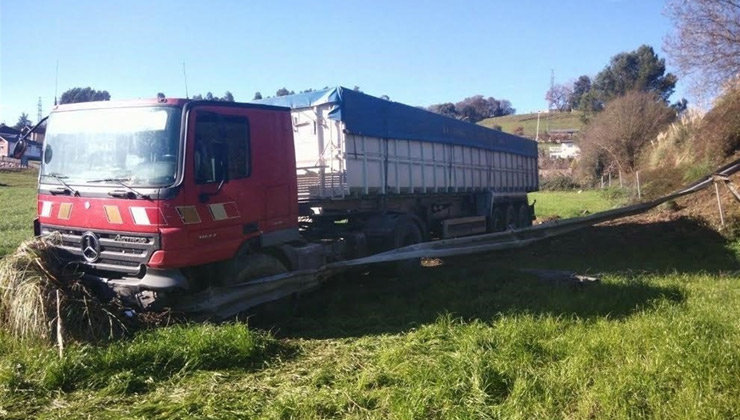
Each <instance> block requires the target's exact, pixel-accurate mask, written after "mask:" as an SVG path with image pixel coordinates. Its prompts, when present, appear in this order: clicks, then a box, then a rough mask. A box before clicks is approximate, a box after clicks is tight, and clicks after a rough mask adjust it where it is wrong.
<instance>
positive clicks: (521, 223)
mask: <svg viewBox="0 0 740 420" xmlns="http://www.w3.org/2000/svg"><path fill="white" fill-rule="evenodd" d="M529 226H532V215H531V214H530V213H529V206H528V205H527V204H522V205H521V206H519V220H518V222H517V227H520V228H523V227H529Z"/></svg>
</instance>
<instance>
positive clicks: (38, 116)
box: [36, 96, 44, 124]
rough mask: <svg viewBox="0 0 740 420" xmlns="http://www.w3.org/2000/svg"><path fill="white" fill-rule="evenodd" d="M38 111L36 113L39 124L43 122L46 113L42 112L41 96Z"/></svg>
mask: <svg viewBox="0 0 740 420" xmlns="http://www.w3.org/2000/svg"><path fill="white" fill-rule="evenodd" d="M37 111H38V112H37V113H36V123H37V124H38V123H39V121H41V118H42V116H43V115H44V113H43V112H42V111H41V97H40V96H39V103H38V107H37Z"/></svg>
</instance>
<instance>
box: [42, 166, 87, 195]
mask: <svg viewBox="0 0 740 420" xmlns="http://www.w3.org/2000/svg"><path fill="white" fill-rule="evenodd" d="M41 176H48V177H50V178H54V179H56V180H57V181H59V183H60V184H62V185H64V188H63V189H62V190H61V192H60V191H54V190H52V191H51V193H52V194H55V193H57V194H72V195H73V196H75V197H79V196H80V192H79V191H77V190H76V189H74V188H72V187H71V186H70V185H69V184H67V183H66V182H64V179H65V178H69V177H68V176H67V175H62V174H58V173H55V172H52V173H50V174H41Z"/></svg>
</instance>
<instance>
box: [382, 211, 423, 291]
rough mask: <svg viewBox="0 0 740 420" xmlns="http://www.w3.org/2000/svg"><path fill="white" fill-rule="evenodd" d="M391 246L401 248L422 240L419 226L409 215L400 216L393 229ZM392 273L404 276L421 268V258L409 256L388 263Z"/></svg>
mask: <svg viewBox="0 0 740 420" xmlns="http://www.w3.org/2000/svg"><path fill="white" fill-rule="evenodd" d="M392 238H393V243H392V245H393V246H392V248H394V249H395V248H401V247H404V246H408V245H413V244H418V243H419V242H421V241H422V235H421V230H420V229H419V226H418V225H417V224H416V223H414V221H413V220H412V219H411V218H409V217H400V218H399V219H398V221H397V222H396V226H395V227H394V229H393V234H392ZM388 268H390V272H391V274H392V275H396V276H399V277H401V276H404V275H408V274H409V273H413V272H414V271H416V270H418V269H420V268H421V258H410V259H408V260H401V261H397V262H394V263H391V264H389V267H388Z"/></svg>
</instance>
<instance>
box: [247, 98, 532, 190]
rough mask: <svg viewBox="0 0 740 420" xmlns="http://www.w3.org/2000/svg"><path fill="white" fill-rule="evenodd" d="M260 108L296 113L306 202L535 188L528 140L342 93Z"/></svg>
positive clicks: (300, 187)
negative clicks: (281, 109) (282, 107)
mask: <svg viewBox="0 0 740 420" xmlns="http://www.w3.org/2000/svg"><path fill="white" fill-rule="evenodd" d="M260 102H261V103H269V104H272V105H282V106H288V107H290V108H291V109H292V111H291V114H292V120H293V130H294V133H293V136H294V140H295V153H296V166H297V171H298V174H297V175H298V191H299V197H298V198H299V201H302V202H306V201H317V200H327V199H329V200H336V199H346V198H356V197H367V196H373V195H394V194H414V195H417V194H440V193H461V192H476V191H489V192H491V193H493V194H494V195H497V194H502V195H506V194H524V195H526V193H527V192H530V191H535V190H537V187H538V176H537V146H536V143H535V142H533V141H531V140H528V139H524V138H521V137H517V136H513V135H510V134H506V133H503V132H501V131H496V130H491V129H488V128H485V127H482V126H478V125H475V124H470V123H466V122H462V121H458V120H455V119H452V118H447V117H444V116H441V115H437V114H434V113H431V112H428V111H425V110H421V109H418V108H414V107H410V106H407V105H403V104H399V103H396V102H390V101H387V100H383V99H379V98H375V97H372V96H369V95H365V94H363V93H360V92H356V91H352V90H349V89H345V88H341V87H339V88H333V89H327V90H323V91H319V92H310V93H305V94H298V95H289V96H283V97H277V98H269V99H267V100H263V101H260Z"/></svg>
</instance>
